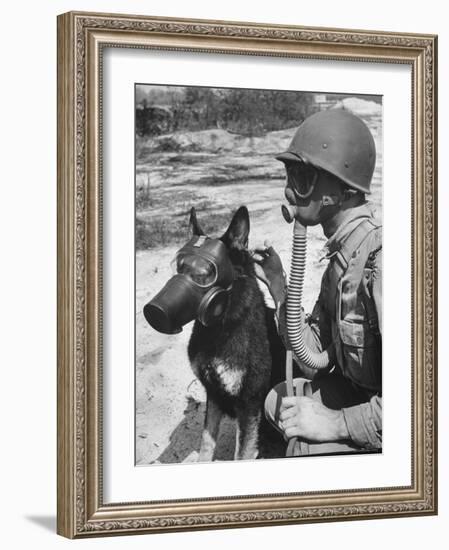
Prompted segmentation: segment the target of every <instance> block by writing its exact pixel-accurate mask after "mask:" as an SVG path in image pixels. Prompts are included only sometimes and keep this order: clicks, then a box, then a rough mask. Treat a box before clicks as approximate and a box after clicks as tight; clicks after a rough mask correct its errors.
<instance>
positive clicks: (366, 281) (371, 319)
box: [362, 244, 382, 335]
mask: <svg viewBox="0 0 449 550" xmlns="http://www.w3.org/2000/svg"><path fill="white" fill-rule="evenodd" d="M381 249H382V244H380V245H379V246H378V247H377V248H376V249H374V250H373V251H372V252H371V253H370V255H369V256H368V260H367V262H366V265H365V269H364V270H363V280H362V288H363V293H362V299H363V305H364V306H365V311H366V316H367V321H368V324H369V327H370V329H371V331H372V332H373V333H374V334H376V335H379V334H380V331H379V320H378V316H377V310H376V306H375V304H374V298H373V294H372V288H373V286H372V285H373V269H374V262H375V260H376V256H377V254H378V253H379V252H380V250H381Z"/></svg>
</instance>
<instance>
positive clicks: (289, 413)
mask: <svg viewBox="0 0 449 550" xmlns="http://www.w3.org/2000/svg"><path fill="white" fill-rule="evenodd" d="M297 414H298V409H297V407H289V408H288V409H284V410H282V411H281V412H280V414H279V418H280V419H281V421H282V422H284V421H285V420H287V419H288V418H292V417H294V416H296V415H297Z"/></svg>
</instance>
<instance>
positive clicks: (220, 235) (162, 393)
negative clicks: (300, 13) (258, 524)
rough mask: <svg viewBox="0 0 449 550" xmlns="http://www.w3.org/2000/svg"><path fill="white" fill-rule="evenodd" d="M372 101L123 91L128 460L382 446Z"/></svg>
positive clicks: (192, 89) (376, 149)
mask: <svg viewBox="0 0 449 550" xmlns="http://www.w3.org/2000/svg"><path fill="white" fill-rule="evenodd" d="M382 145H383V143H382V97H381V96H375V95H361V94H354V95H351V94H336V93H326V92H302V91H285V90H269V89H241V88H212V87H198V86H173V85H171V86H168V85H161V84H151V83H148V84H147V83H141V84H136V86H135V185H136V188H135V293H136V294H135V319H136V321H135V322H136V330H135V335H136V336H135V463H136V465H138V466H146V465H155V464H173V463H187V462H211V461H216V460H217V461H224V460H226V461H232V460H254V459H272V458H282V457H296V458H302V457H307V456H313V455H315V456H316V455H326V456H331V455H336V454H338V455H342V454H354V453H356V454H360V453H379V452H382Z"/></svg>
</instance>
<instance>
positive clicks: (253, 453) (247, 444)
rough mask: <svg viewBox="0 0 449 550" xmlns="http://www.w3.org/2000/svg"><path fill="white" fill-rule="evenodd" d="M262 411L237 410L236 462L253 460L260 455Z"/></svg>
mask: <svg viewBox="0 0 449 550" xmlns="http://www.w3.org/2000/svg"><path fill="white" fill-rule="evenodd" d="M261 418H262V415H261V412H260V411H253V412H249V411H245V410H244V409H243V410H237V433H236V442H235V454H234V460H251V459H254V458H257V455H258V454H259V425H260V420H261Z"/></svg>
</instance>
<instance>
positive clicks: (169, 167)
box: [136, 105, 382, 465]
mask: <svg viewBox="0 0 449 550" xmlns="http://www.w3.org/2000/svg"><path fill="white" fill-rule="evenodd" d="M362 107H364V106H363V105H362ZM361 116H362V117H363V118H365V120H366V122H367V123H368V125H369V126H370V128H371V130H372V132H373V135H374V137H375V140H376V145H377V150H378V156H377V159H378V162H377V166H376V172H375V177H374V182H373V190H374V192H373V196H372V204H373V206H374V207H375V208H376V210H377V212H378V214H379V215H380V214H381V210H380V205H381V166H382V154H381V153H382V140H381V124H380V114H378V113H375V114H374V115H373V113H372V112H368V114H366V113H362V114H361ZM207 132H209V133H208V134H205V133H204V132H198V133H197V134H202V135H194V134H190V135H188V136H186V135H185V134H184V135H183V136H178V137H180V138H181V137H182V140H183V144H184V145H183V147H181V152H180V151H179V150H178V151H177V152H176V153H173V152H161V151H158V150H157V149H158V147H159V144H158V142H157V141H156V140H152V141H151V142H150V143H146V144H144V145H145V147H146V149H145V147H144V148H143V150H142V148H141V150H140V155H138V165H137V175H138V178H137V184H138V185H139V181H140V183H141V182H142V179H143V178H145V177H148V176H147V174H149V175H150V177H151V186H152V191H153V192H155V193H156V196H157V198H158V207H157V208H156V209H155V208H153V209H151V211H147V212H138V213H137V214H138V216H141V217H142V219H145V217H148V216H158V215H159V216H166V217H167V216H168V217H169V216H174V215H185V214H184V213H185V212H186V207H188V206H189V205H195V204H196V203H198V201H200V202H201V200H204V199H205V198H206V199H207V201H208V209H209V211H210V209H211V208H212V209H216V211H217V212H218V211H220V212H223V211H224V209H226V211H227V210H229V211H232V210H235V209H236V208H238V207H239V206H240V205H242V204H245V205H246V206H247V207H248V209H249V211H250V219H251V231H250V243H249V246H250V248H253V247H256V246H258V245H260V244H262V243H263V242H264V240H266V239H268V240H270V242H271V243H272V244H273V246H274V247H275V249H276V250H277V252H278V253H279V254H280V256H281V259H282V262H283V265H284V269H285V270H286V272H287V273H288V271H289V267H290V252H291V231H292V226H290V225H288V224H287V223H285V221H284V220H283V218H282V216H281V212H280V205H281V204H282V202H283V189H284V180H283V168H282V165H280V163H278V162H277V161H276V160H274V158H273V155H274V154H275V153H276V152H279V151H282V150H283V149H285V148H286V146H287V144H288V142H289V140H290V139H291V135H292V133H293V132H294V129H293V130H285V131H282V132H272V135H270V134H268V135H267V136H266V138H257V139H253V140H250V139H249V138H244V139H242V140H240V143H238V144H237V145H236V138H235V136H233V137H232V138H231V137H229V136H226V140H225V141H223V139H221V137H223V136H222V135H221V137H220V133H222V132H223V131H222V130H219V131H207ZM214 132H215V133H214ZM214 135H215V137H213V136H214ZM211 136H212V137H211ZM175 137H176V136H175ZM228 137H229V139H228ZM158 139H159V140H161V139H164V136H162V137H161V138H158ZM170 139H173V136H170ZM220 140H221V141H220ZM149 141H150V140H149ZM192 143H194V144H195V145H194V146H193V147H192ZM183 148H184V150H183ZM192 149H194V150H193V151H192ZM175 157H176V158H177V160H176V162H173V158H175ZM139 178H140V180H139ZM167 182H170V184H169V185H168V184H167ZM217 183H218V184H217ZM180 192H182V193H183V198H184V200H183V201H182V204H181V205H180V204H179V201H177V200H176V194H177V193H180ZM187 209H188V208H187ZM198 217H199V219H200V221H201V210H199V212H198ZM185 218H186V219H185V227H186V235H185V238H181V239H180V241H179V242H177V243H173V244H171V245H169V246H165V247H159V248H152V249H149V250H144V251H138V252H137V255H136V457H137V464H139V465H147V464H153V463H179V462H193V461H196V460H197V456H198V449H199V444H200V437H201V430H202V425H203V422H204V413H205V399H206V395H205V391H204V389H203V387H202V385H201V383H200V382H199V381H198V380H197V379H196V377H195V376H194V374H193V372H192V370H191V368H190V365H189V361H188V358H187V352H186V348H187V344H188V341H189V337H190V332H191V329H192V324H193V323H190V324H189V325H187V326H186V327H184V330H183V332H182V333H181V334H177V335H173V336H167V335H163V334H159V333H158V332H156V331H154V330H153V329H152V328H151V327H150V326H149V325H148V324H147V322H146V321H145V319H144V317H143V314H142V309H143V306H144V305H145V304H146V303H147V302H148V301H149V300H150V299H151V297H152V296H153V295H154V294H155V293H156V292H158V291H159V290H160V289H161V288H162V286H163V285H164V284H165V283H166V281H167V280H168V279H169V278H170V277H171V275H172V273H171V268H170V261H171V260H172V258H173V256H174V254H175V253H176V251H177V250H178V248H179V247H180V246H182V245H183V244H184V243H185V241H186V240H187V223H188V218H187V215H185ZM229 220H230V218H229ZM225 229H226V226H224V227H223V231H224V230H225ZM324 244H325V238H324V237H323V235H322V233H321V229H320V228H311V229H310V230H309V239H308V252H309V254H308V257H307V266H306V270H307V271H306V273H307V275H306V280H305V292H304V294H305V303H304V306H305V309H306V311H310V310H311V308H312V307H313V303H314V301H315V299H316V296H317V293H318V289H319V284H320V279H321V274H322V272H323V271H324V269H325V267H326V265H325V262H322V261H320V257H321V251H322V248H323V245H324ZM234 446H235V426H234V423H233V421H231V420H230V419H227V418H226V419H225V420H224V421H223V423H222V426H221V431H220V439H219V444H218V448H217V453H216V458H217V459H218V460H232V458H233V453H234Z"/></svg>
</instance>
